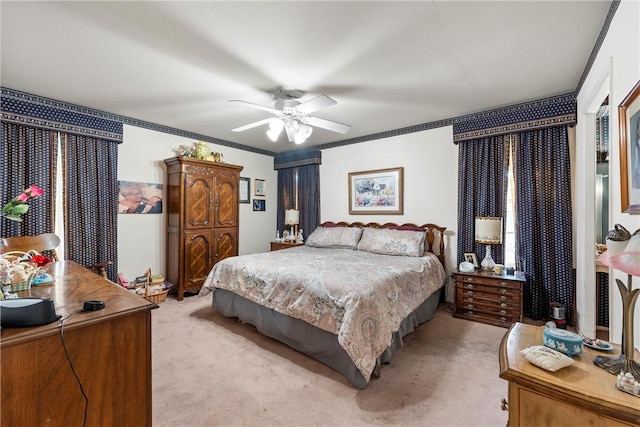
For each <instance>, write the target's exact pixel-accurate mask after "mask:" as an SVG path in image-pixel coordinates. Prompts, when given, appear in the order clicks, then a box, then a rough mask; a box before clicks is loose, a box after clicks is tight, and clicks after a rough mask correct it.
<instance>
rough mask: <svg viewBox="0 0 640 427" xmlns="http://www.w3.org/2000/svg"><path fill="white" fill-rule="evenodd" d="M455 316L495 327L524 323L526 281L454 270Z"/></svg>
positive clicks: (491, 274)
mask: <svg viewBox="0 0 640 427" xmlns="http://www.w3.org/2000/svg"><path fill="white" fill-rule="evenodd" d="M452 275H453V277H454V279H455V292H456V293H455V310H454V312H453V315H454V317H461V318H463V319H469V320H473V321H476V322H482V323H488V324H490V325H495V326H503V327H509V326H511V324H512V323H513V322H522V291H523V286H524V283H525V279H523V278H518V277H515V276H512V275H507V274H501V275H498V274H494V273H493V272H484V271H481V270H476V271H474V272H471V273H463V272H461V271H457V270H454V271H453V273H452Z"/></svg>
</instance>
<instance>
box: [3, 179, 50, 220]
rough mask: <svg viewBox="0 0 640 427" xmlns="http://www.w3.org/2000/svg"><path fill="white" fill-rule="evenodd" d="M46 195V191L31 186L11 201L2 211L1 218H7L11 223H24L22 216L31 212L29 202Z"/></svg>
mask: <svg viewBox="0 0 640 427" xmlns="http://www.w3.org/2000/svg"><path fill="white" fill-rule="evenodd" d="M43 194H44V190H43V189H42V188H40V187H37V186H35V185H32V186H30V187H29V188H27V189H26V190H24V191H23V192H22V193H20V194H18V195H17V196H16V197H14V198H13V199H11V200H10V201H9V202H8V203H7V204H6V205H4V208H2V211H0V217H5V218H7V219H9V220H11V221H18V222H20V221H22V215H24V214H25V213H27V211H28V210H29V205H28V202H30V201H31V200H33V199H37V198H38V197H40V196H42V195H43Z"/></svg>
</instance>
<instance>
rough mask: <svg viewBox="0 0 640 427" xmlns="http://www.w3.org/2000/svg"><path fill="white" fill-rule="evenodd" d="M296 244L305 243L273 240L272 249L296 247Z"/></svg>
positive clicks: (301, 244)
mask: <svg viewBox="0 0 640 427" xmlns="http://www.w3.org/2000/svg"><path fill="white" fill-rule="evenodd" d="M296 246H304V243H296V242H294V243H288V242H271V250H272V251H279V250H282V249H289V248H295V247H296Z"/></svg>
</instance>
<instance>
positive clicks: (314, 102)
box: [230, 88, 351, 144]
mask: <svg viewBox="0 0 640 427" xmlns="http://www.w3.org/2000/svg"><path fill="white" fill-rule="evenodd" d="M270 95H271V97H272V98H273V99H275V100H276V101H275V104H274V107H265V106H263V105H259V104H254V103H252V102H247V101H241V100H238V99H231V100H230V102H241V103H243V104H245V105H247V106H249V107H251V108H257V109H259V110H263V111H268V112H269V113H272V114H273V115H274V116H275V117H271V118H268V119H264V120H259V121H257V122H253V123H249V124H247V125H244V126H240V127H237V128H235V129H231V130H232V131H233V132H242V131H245V130H248V129H253V128H255V127H258V126H262V125H266V124H268V125H269V130H268V131H267V136H268V137H269V138H270V139H271V140H272V141H274V142H275V141H277V140H278V137H279V136H280V133H282V129H284V130H285V132H286V133H287V138H288V139H289V141H290V142H295V143H296V144H302V143H303V142H305V141H306V140H307V138H309V136H310V135H311V133H312V132H313V127H312V126H315V127H319V128H322V129H327V130H330V131H332V132H337V133H341V134H346V133H348V132H349V130H350V129H351V126H349V125H345V124H342V123H338V122H334V121H331V120H325V119H321V118H319V117H313V116H310V115H309V114H311V113H313V112H315V111H318V110H320V109H322V108H327V107H330V106H332V105H335V104H337V102H336V101H334V100H333V99H331V98H330V97H328V96H327V95H324V94H322V95H318V96H316V97H315V98H312V99H310V100H308V101H305V102H300V101H299V98H301V97H302V96H303V95H304V92H301V91H299V90H295V89H287V88H279V89H276V90H275V91H273V92H271V93H270Z"/></svg>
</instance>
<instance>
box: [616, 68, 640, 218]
mask: <svg viewBox="0 0 640 427" xmlns="http://www.w3.org/2000/svg"><path fill="white" fill-rule="evenodd" d="M618 124H619V129H620V196H621V202H622V203H621V208H622V212H623V213H628V214H640V80H639V81H638V82H637V83H636V84H635V86H634V87H633V89H631V92H629V94H628V95H627V96H626V97H625V98H624V99H623V100H622V103H620V105H619V106H618Z"/></svg>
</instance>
